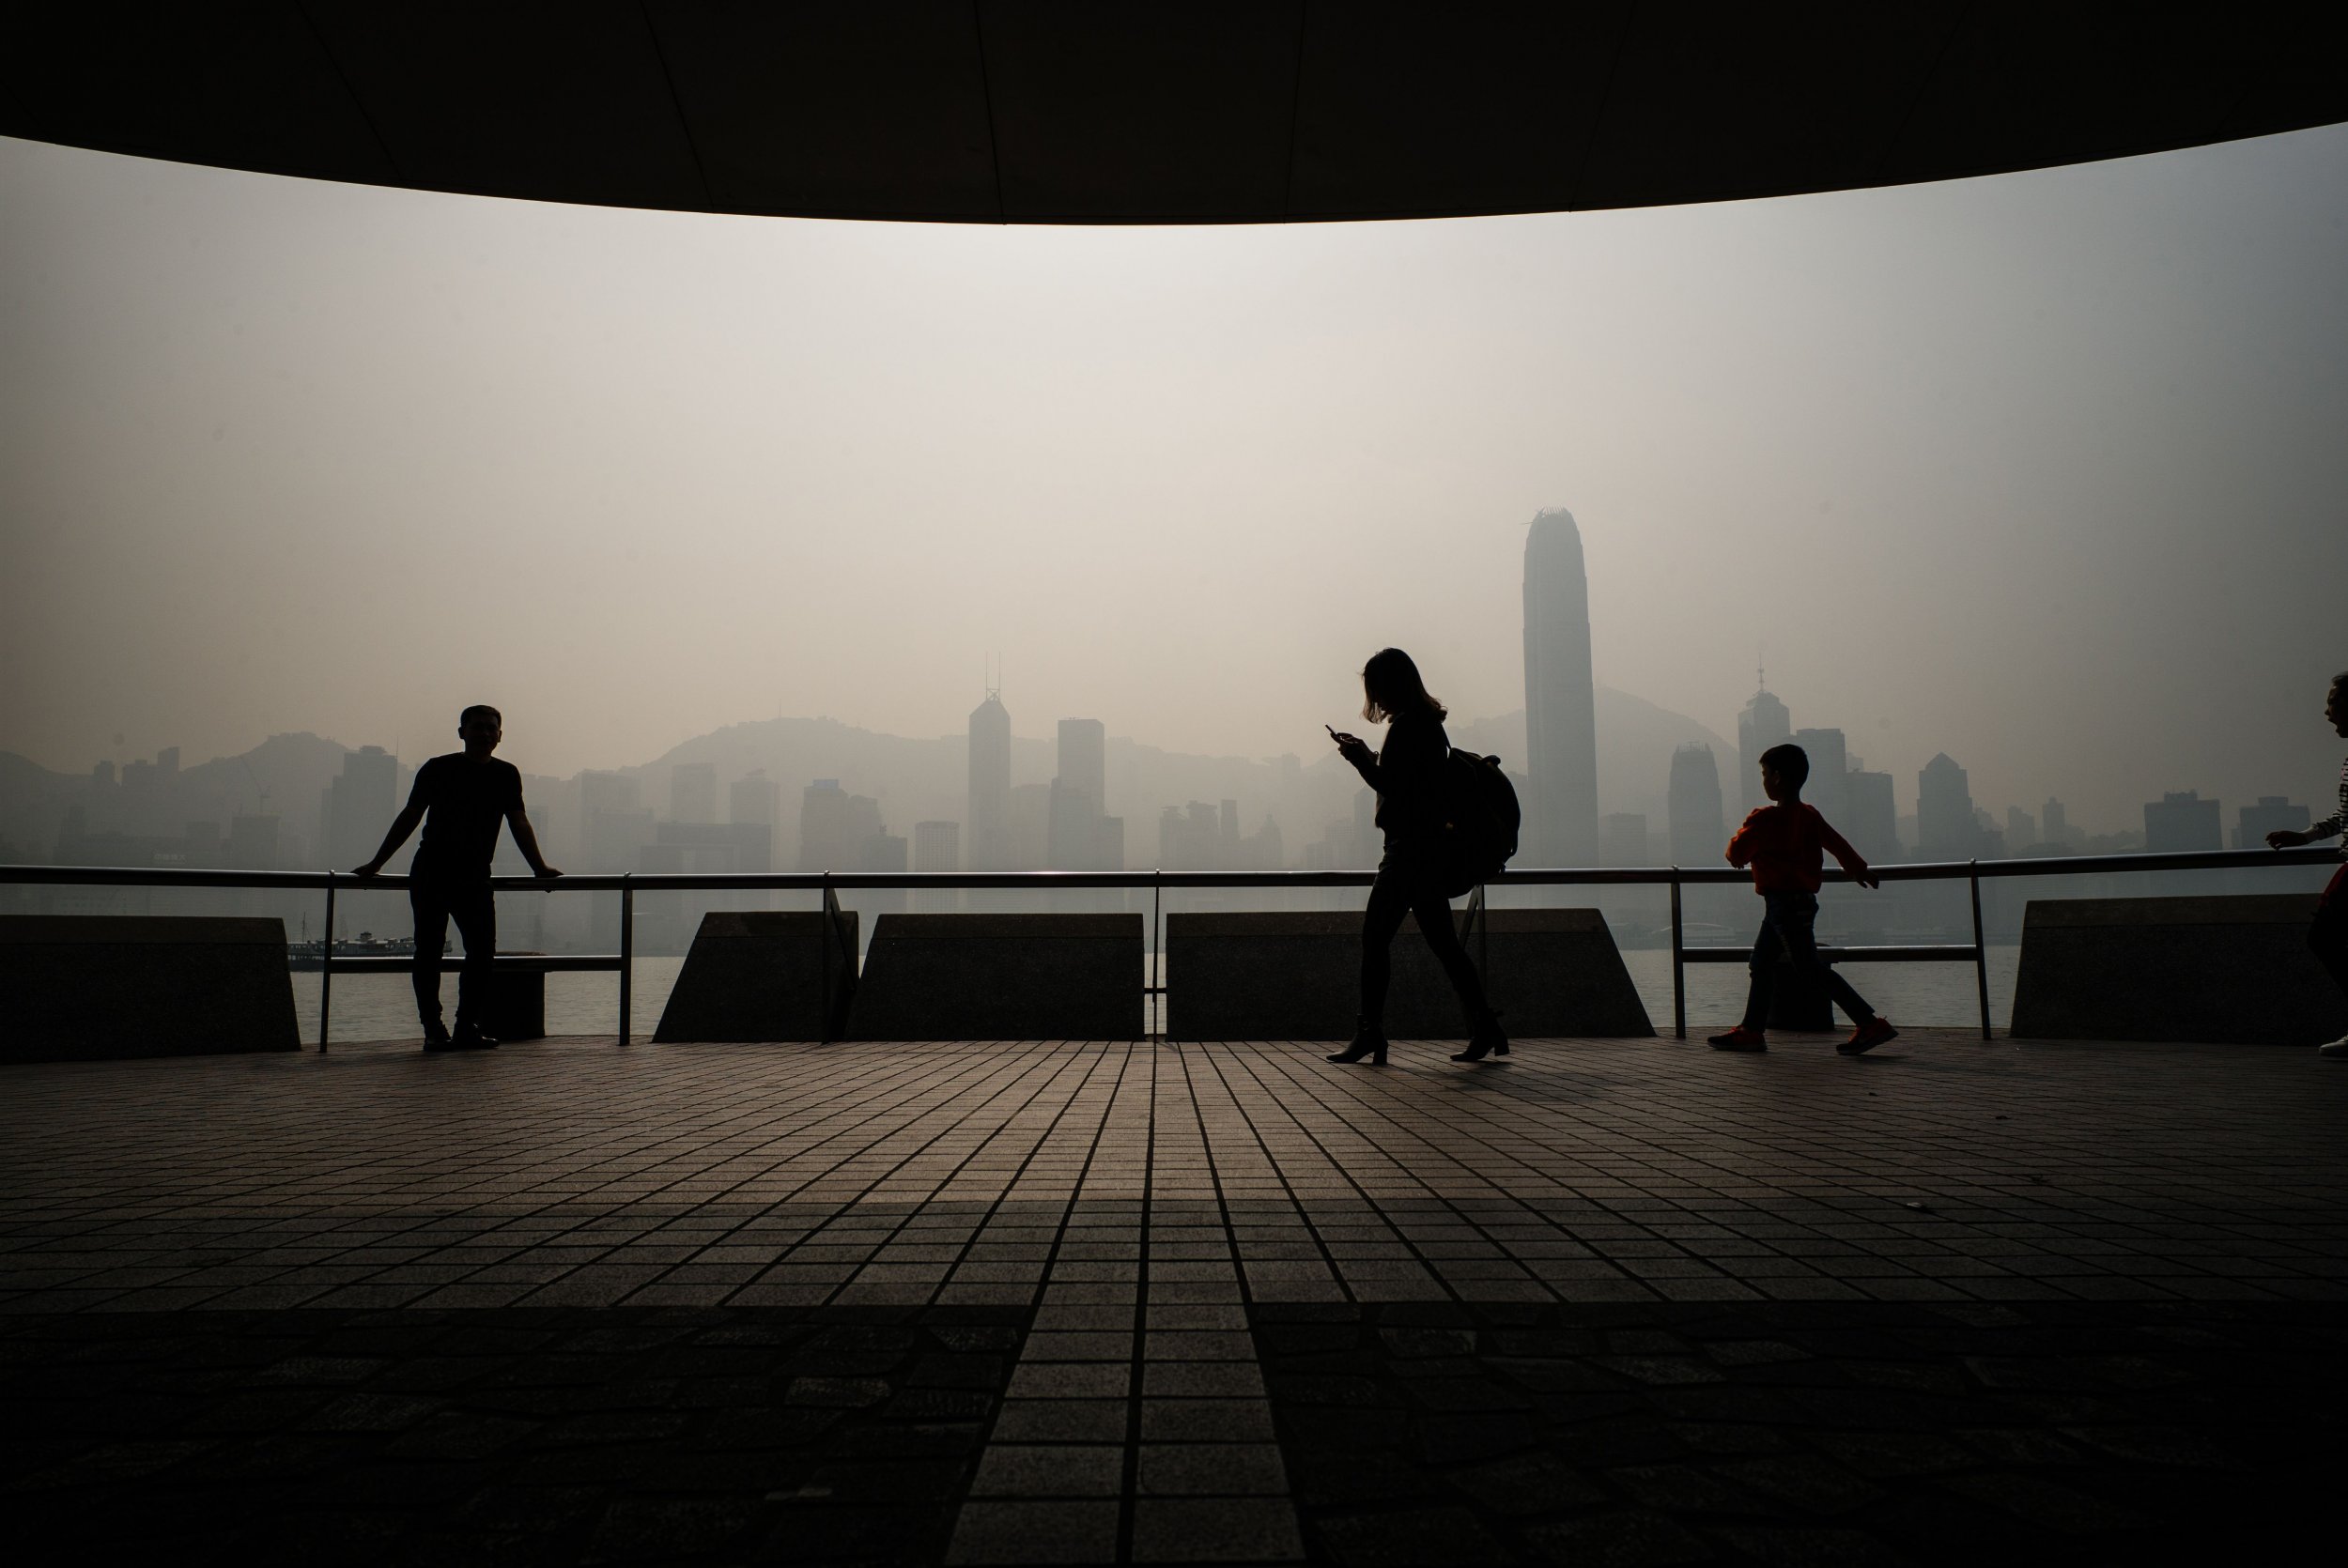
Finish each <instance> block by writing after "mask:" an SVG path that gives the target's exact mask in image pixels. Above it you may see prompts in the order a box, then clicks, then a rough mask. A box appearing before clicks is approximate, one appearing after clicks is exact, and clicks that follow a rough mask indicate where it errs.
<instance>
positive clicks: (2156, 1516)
mask: <svg viewBox="0 0 2348 1568" xmlns="http://www.w3.org/2000/svg"><path fill="white" fill-rule="evenodd" d="M1830 1039H1831V1038H1830V1037H1801V1036H1793V1035H1781V1036H1777V1037H1773V1044H1772V1049H1771V1052H1770V1053H1769V1054H1768V1055H1766V1056H1761V1057H1736V1056H1722V1055H1720V1054H1717V1053H1712V1052H1710V1051H1708V1050H1707V1049H1706V1048H1705V1047H1704V1046H1703V1045H1702V1044H1701V1043H1697V1042H1678V1041H1672V1040H1667V1039H1656V1040H1611V1041H1599V1040H1564V1041H1541V1040H1535V1041H1525V1042H1521V1043H1520V1045H1519V1048H1518V1051H1517V1053H1516V1054H1515V1055H1513V1056H1511V1057H1510V1058H1508V1060H1507V1061H1506V1064H1505V1065H1499V1066H1487V1067H1483V1068H1460V1067H1456V1066H1454V1065H1452V1064H1451V1063H1449V1062H1447V1061H1445V1060H1444V1058H1443V1052H1444V1050H1447V1049H1449V1048H1448V1047H1442V1048H1439V1047H1436V1046H1433V1045H1426V1044H1402V1045H1399V1046H1398V1049H1397V1052H1396V1059H1395V1062H1394V1065H1393V1066H1392V1067H1390V1068H1386V1069H1384V1070H1383V1071H1381V1070H1376V1069H1363V1068H1336V1067H1331V1066H1329V1065H1327V1064H1325V1063H1323V1062H1322V1061H1321V1059H1320V1050H1321V1048H1318V1047H1311V1046H1305V1045H1296V1044H1290V1043H1262V1042H1244V1043H1230V1044H1210V1045H1190V1046H1166V1045H1155V1046H1152V1045H1149V1044H1134V1045H1128V1044H1121V1043H1120V1044H1100V1043H1080V1042H1040V1043H1039V1042H993V1043H974V1044H967V1045H950V1046H894V1045H890V1046H827V1047H814V1046H808V1047H800V1046H714V1045H704V1046H660V1047H654V1046H649V1045H644V1044H641V1043H640V1044H638V1045H635V1046H632V1047H630V1048H628V1049H626V1050H621V1049H618V1048H617V1047H616V1046H615V1045H614V1043H613V1042H612V1041H611V1040H610V1038H604V1039H601V1040H594V1039H584V1040H582V1039H563V1040H549V1041H546V1042H541V1043H535V1044H528V1045H518V1046H509V1047H506V1048H504V1049H502V1050H500V1051H498V1052H496V1053H481V1054H462V1055H436V1056H425V1055H423V1054H421V1053H418V1052H417V1051H416V1050H415V1049H414V1048H413V1046H412V1044H410V1045H407V1046H399V1045H362V1046H348V1047H346V1046H341V1045H338V1046H337V1047H336V1049H335V1051H334V1053H333V1054H332V1055H331V1056H325V1057H321V1056H318V1055H317V1054H315V1053H303V1054H301V1055H289V1056H264V1057H222V1058H205V1059H181V1060H161V1061H141V1062H120V1063H100V1064H60V1065H53V1066H38V1067H18V1068H9V1069H8V1070H7V1072H6V1074H5V1075H4V1078H0V1081H4V1082H5V1084H6V1088H7V1094H6V1096H5V1099H0V1398H4V1399H5V1403H6V1406H7V1408H8V1437H7V1442H8V1448H9V1453H10V1457H11V1459H12V1461H13V1463H12V1464H11V1465H10V1466H9V1467H8V1477H7V1480H6V1482H5V1483H4V1484H5V1487H6V1489H7V1491H8V1494H9V1496H10V1499H11V1505H12V1507H13V1508H15V1509H16V1510H17V1511H18V1514H19V1516H20V1517H21V1518H26V1519H28V1520H31V1521H35V1522H39V1523H41V1524H44V1525H52V1526H55V1527H57V1528H63V1529H69V1530H73V1531H75V1532H77V1533H76V1536H75V1538H76V1539H79V1540H82V1541H84V1542H86V1543H88V1544H90V1545H112V1546H115V1547H119V1548H129V1547H133V1546H136V1547H140V1548H143V1549H153V1548H158V1547H162V1546H166V1545H167V1546H168V1547H169V1549H170V1550H171V1551H172V1553H173V1555H174V1556H175V1557H176V1558H182V1559H192V1560H230V1559H234V1560H239V1561H250V1560H270V1559H271V1558H274V1557H285V1558H298V1557H303V1556H311V1557H316V1556H318V1555H320V1554H331V1555H332V1556H334V1557H335V1558H337V1559H338V1560H349V1561H360V1560H381V1561H394V1562H403V1561H425V1560H432V1561H452V1560H498V1561H530V1560H581V1559H586V1560H613V1561H618V1560H662V1559H682V1560H707V1561H735V1560H777V1561H799V1562H817V1561H907V1562H924V1561H937V1560H954V1561H969V1562H980V1561H1117V1560H1132V1561H1161V1562H1170V1561H1194V1560H1197V1561H1295V1560H1312V1561H1319V1562H1331V1563H1366V1564H1368V1563H1405V1562H1421V1561H1425V1562H1433V1561H1493V1562H1502V1561H1506V1562H1545V1561H1598V1562H1645V1561H1659V1562H1660V1561H1683V1560H1685V1561H1693V1560H1730V1561H1734V1560H1754V1561H1838V1562H1841V1561H1877V1560H1880V1561H1897V1560H1912V1561H1956V1560H1971V1559H1976V1558H1978V1557H1979V1555H1980V1554H1981V1553H1983V1552H1985V1551H1993V1550H2007V1551H2030V1552H2032V1553H2044V1552H2046V1551H2048V1550H2052V1549H2056V1548H2058V1547H2060V1548H2062V1549H2066V1550H2079V1549H2085V1550H2088V1551H2091V1552H2094V1553H2101V1552H2104V1551H2107V1550H2110V1551H2118V1550H2128V1551H2132V1552H2136V1553H2138V1554H2139V1555H2141V1554H2144V1553H2148V1552H2149V1553H2152V1554H2153V1555H2155V1556H2157V1555H2159V1553H2160V1551H2161V1550H2162V1549H2163V1548H2167V1547H2172V1546H2175V1545H2178V1544H2179V1543H2180V1542H2181V1541H2183V1540H2185V1539H2186V1537H2188V1536H2194V1535H2198V1534H2199V1533H2200V1532H2203V1531H2211V1532H2215V1536H2216V1539H2217V1541H2219V1542H2224V1543H2231V1544H2232V1546H2233V1547H2234V1548H2235V1549H2237V1550H2240V1549H2247V1548H2248V1546H2250V1545H2251V1544H2253V1543H2255V1542H2256V1541H2257V1540H2259V1539H2260V1537H2261V1534H2262V1532H2263V1531H2266V1530H2279V1529H2281V1528H2283V1527H2284V1525H2285V1524H2286V1523H2287V1522H2288V1520H2289V1519H2290V1518H2291V1517H2292V1515H2293V1514H2294V1512H2303V1511H2307V1510H2310V1509H2312V1507H2313V1506H2314V1501H2315V1499H2317V1498H2318V1497H2320V1496H2323V1495H2327V1494H2328V1490H2329V1488H2330V1486H2331V1484H2332V1482H2333V1478H2334V1477H2335V1476H2336V1475H2337V1472H2338V1465H2339V1462H2340V1458H2341V1457H2342V1444H2341V1435H2340V1414H2339V1412H2340V1410H2341V1409H2342V1407H2343V1397H2342V1396H2343V1395H2348V1365H2344V1364H2343V1351H2342V1350H2341V1348H2340V1336H2339V1332H2338V1326H2339V1325H2340V1322H2341V1320H2342V1314H2343V1312H2348V1215H2344V1214H2343V1212H2342V1210H2341V1207H2340V1194H2341V1193H2342V1191H2348V1136H2344V1134H2348V1068H2343V1066H2342V1065H2341V1064H2339V1063H2330V1062H2324V1061H2320V1060H2319V1059H2317V1057H2316V1056H2315V1054H2314V1053H2313V1052H2311V1051H2299V1050H2284V1049H2279V1048H2253V1047H2202V1046H2167V1045H2151V1046H2084V1045H2045V1044H2027V1045H2017V1044H2015V1043H2013V1042H2008V1041H2005V1040H1998V1041H1995V1042H1984V1041H1982V1040H1980V1039H1979V1038H1977V1037H1973V1036H1970V1034H1969V1033H1968V1032H1965V1031H1956V1030H1950V1031H1917V1032H1914V1033H1911V1034H1910V1035H1908V1036H1907V1037H1906V1038H1902V1039H1901V1040H1899V1041H1897V1042H1895V1043H1894V1044H1893V1045H1892V1046H1890V1047H1887V1048H1885V1049H1884V1050H1883V1051H1882V1052H1881V1053H1878V1054H1877V1055H1875V1056H1871V1057H1867V1058H1862V1059H1858V1060H1846V1059H1844V1058H1840V1057H1837V1056H1835V1055H1834V1054H1833V1053H1832V1051H1831V1044H1830Z"/></svg>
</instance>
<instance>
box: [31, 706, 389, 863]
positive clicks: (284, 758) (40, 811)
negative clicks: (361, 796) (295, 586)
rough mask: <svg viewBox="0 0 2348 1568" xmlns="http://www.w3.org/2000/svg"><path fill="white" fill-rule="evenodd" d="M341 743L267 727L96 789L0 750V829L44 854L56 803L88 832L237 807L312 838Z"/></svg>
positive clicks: (167, 827)
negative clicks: (191, 762) (234, 748)
mask: <svg viewBox="0 0 2348 1568" xmlns="http://www.w3.org/2000/svg"><path fill="white" fill-rule="evenodd" d="M349 750H350V748H349V747H348V746H344V745H342V744H340V743H339V742H336V741H330V740H327V739H326V738H324V737H323V736H319V735H313V734H309V733H307V732H303V733H300V734H286V735H271V736H270V738H269V739H268V740H266V741H263V742H262V743H261V744H260V745H259V746H255V747H254V748H253V749H252V750H250V751H247V752H244V753H242V754H241V755H239V756H236V757H219V758H214V759H213V760H212V761H209V762H199V763H197V764H196V765H195V766H193V767H183V768H180V769H178V771H177V772H174V773H168V774H160V773H156V774H147V775H145V776H143V782H142V783H141V784H140V785H138V786H136V787H128V786H125V785H122V784H117V785H116V786H115V787H114V788H113V789H111V790H100V789H99V788H98V787H97V786H96V785H95V783H94V781H93V780H92V778H91V776H90V775H88V774H85V773H53V772H51V771H50V770H49V769H47V768H44V767H42V766H40V765H39V763H37V762H34V761H31V760H30V759H28V758H24V757H20V756H18V755H17V754H16V753H14V752H0V838H5V839H6V840H7V841H8V845H9V847H10V851H11V853H23V854H27V855H30V856H32V857H34V858H35V859H36V860H47V859H49V858H50V857H51V856H52V854H53V853H54V851H55V848H56V843H57V834H58V830H59V829H60V828H61V827H62V826H63V825H64V822H65V816H66V813H67V812H68V811H69V810H70V809H72V808H73V807H77V806H78V807H81V808H82V813H83V820H84V824H85V828H86V829H87V830H88V831H90V832H93V833H128V834H134V835H144V836H155V837H168V836H175V835H178V834H180V833H183V832H185V831H186V829H187V825H188V824H189V823H190V822H210V823H213V824H215V825H217V826H220V827H222V828H225V827H226V825H227V823H228V822H229V820H230V819H231V818H233V817H238V816H274V817H277V818H278V819H279V821H280V822H281V823H282V828H281V831H282V833H283V835H284V836H285V838H284V840H281V841H286V840H290V841H292V842H293V843H294V844H296V845H299V846H306V845H310V844H314V843H316V842H317V831H318V799H319V796H320V795H321V794H322V793H323V792H325V790H326V787H327V785H328V784H329V783H330V782H332V779H333V778H334V776H335V775H337V774H339V773H341V772H342V767H343V758H344V757H345V756H346V755H348V752H349Z"/></svg>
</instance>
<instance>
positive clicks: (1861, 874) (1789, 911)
mask: <svg viewBox="0 0 2348 1568" xmlns="http://www.w3.org/2000/svg"><path fill="white" fill-rule="evenodd" d="M1809 780H1810V754H1809V753H1808V752H1806V751H1804V750H1802V748H1801V747H1800V746H1791V745H1787V746H1771V747H1769V750H1767V751H1765V752H1763V753H1762V754H1761V792H1762V793H1764V794H1766V795H1768V796H1769V800H1770V803H1771V804H1769V805H1768V806H1765V807H1761V809H1759V810H1758V811H1755V812H1754V813H1753V815H1751V816H1749V817H1747V818H1746V819H1745V825H1744V826H1742V827H1740V828H1738V830H1737V836H1736V837H1735V838H1731V839H1730V840H1729V841H1728V863H1729V864H1730V865H1731V866H1735V867H1737V868H1738V869H1743V868H1745V867H1747V866H1750V867H1752V868H1753V891H1754V892H1756V893H1758V894H1760V895H1761V906H1762V910H1763V912H1764V913H1763V915H1762V916H1761V934H1760V935H1759V936H1757V937H1755V938H1753V987H1752V989H1751V990H1750V991H1748V992H1746V993H1745V1021H1744V1022H1742V1023H1739V1024H1738V1025H1737V1027H1735V1028H1734V1029H1731V1030H1729V1031H1728V1033H1726V1034H1724V1035H1714V1036H1713V1037H1712V1038H1711V1043H1712V1048H1713V1049H1714V1050H1716V1051H1767V1050H1768V1049H1769V1037H1768V1035H1767V1034H1766V1033H1765V1032H1764V1031H1765V1029H1766V1027H1767V1025H1768V1023H1769V997H1770V994H1771V992H1774V991H1775V990H1776V989H1777V961H1778V955H1779V954H1781V953H1783V954H1784V956H1785V957H1786V958H1787V959H1788V960H1790V961H1792V963H1793V966H1794V968H1795V969H1797V970H1799V971H1800V972H1801V973H1803V974H1805V975H1808V976H1811V977H1812V978H1814V979H1815V980H1816V981H1817V983H1819V984H1820V985H1823V986H1824V987H1826V993H1827V994H1828V995H1829V996H1831V997H1832V998H1834V1000H1835V1002H1836V1003H1837V1004H1838V1005H1839V1006H1840V1007H1842V1009H1843V1011H1845V1012H1846V1013H1848V1014H1849V1015H1850V1021H1851V1022H1852V1023H1853V1024H1854V1025H1856V1027H1855V1028H1854V1029H1853V1030H1852V1032H1851V1037H1850V1038H1848V1039H1846V1040H1845V1041H1844V1042H1843V1043H1842V1044H1840V1045H1838V1046H1836V1047H1835V1048H1834V1049H1835V1050H1837V1051H1839V1052H1841V1053H1843V1054H1844V1055H1846V1056H1856V1055H1859V1054H1861V1053H1863V1052H1868V1051H1872V1050H1874V1049H1875V1048H1876V1047H1877V1046H1878V1045H1881V1044H1882V1043H1883V1042H1884V1041H1885V1040H1888V1039H1891V1038H1893V1037H1895V1036H1896V1035H1898V1034H1899V1031H1898V1030H1897V1029H1894V1028H1892V1025H1891V1024H1890V1023H1888V1022H1884V1020H1883V1019H1882V1018H1880V1017H1878V1016H1877V1013H1876V1011H1875V1009H1874V1008H1872V1007H1868V1006H1867V1004H1866V1002H1865V1000H1864V999H1862V998H1861V996H1860V994H1859V992H1856V991H1853V990H1852V989H1851V984H1850V982H1849V981H1848V980H1846V979H1844V978H1843V976H1840V975H1838V974H1836V973H1835V972H1834V970H1833V968H1832V966H1831V965H1830V964H1828V963H1827V962H1826V961H1824V960H1823V959H1821V958H1819V957H1818V938H1817V935H1816V930H1815V928H1816V926H1817V922H1818V884H1819V882H1820V880H1821V879H1820V877H1819V874H1818V873H1819V870H1820V869H1821V868H1822V867H1823V866H1824V865H1825V863H1826V854H1825V852H1828V851H1831V852H1832V853H1833V855H1834V858H1835V859H1836V860H1838V861H1840V862H1842V866H1843V869H1844V870H1846V871H1848V872H1849V873H1850V877H1851V880H1852V881H1853V882H1855V883H1857V884H1859V885H1860V886H1861V887H1879V886H1881V885H1882V884H1881V883H1879V882H1877V880H1876V879H1875V878H1874V877H1872V876H1869V875H1868V874H1867V862H1866V860H1865V858H1864V857H1863V856H1861V854H1860V853H1859V852H1858V851H1857V850H1855V849H1852V848H1851V847H1850V844H1849V842H1848V841H1847V840H1846V839H1845V838H1844V837H1843V836H1842V835H1841V834H1839V833H1837V832H1835V831H1834V829H1833V827H1832V826H1831V825H1830V824H1829V823H1828V822H1827V820H1826V819H1825V818H1824V817H1822V816H1820V815H1818V808H1817V807H1815V806H1810V805H1806V804H1804V802H1803V801H1802V798H1801V787H1802V786H1803V785H1804V784H1806V783H1808V782H1809Z"/></svg>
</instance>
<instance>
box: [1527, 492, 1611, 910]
mask: <svg viewBox="0 0 2348 1568" xmlns="http://www.w3.org/2000/svg"><path fill="white" fill-rule="evenodd" d="M1524 735H1525V749H1526V751H1527V753H1528V755H1527V757H1526V758H1525V762H1526V766H1527V770H1528V772H1529V774H1530V780H1529V783H1530V790H1529V794H1530V797H1531V798H1530V799H1529V800H1528V801H1527V802H1526V803H1525V806H1526V809H1525V812H1524V831H1523V834H1522V838H1523V841H1524V853H1523V854H1522V856H1520V858H1521V859H1522V861H1523V862H1524V863H1525V864H1527V865H1530V866H1589V865H1594V864H1596V863H1597V860H1598V714H1597V709H1596V702H1595V698H1594V696H1593V693H1592V690H1591V684H1590V583H1589V577H1588V576H1587V574H1586V572H1585V571H1584V569H1583V561H1582V533H1581V530H1579V529H1577V528H1576V527H1575V526H1574V521H1573V514H1572V513H1570V512H1566V511H1557V512H1543V513H1541V514H1540V515H1538V516H1537V517H1535V518H1534V519H1533V526H1532V530H1531V531H1530V532H1528V533H1527V534H1526V535H1525V540H1524Z"/></svg>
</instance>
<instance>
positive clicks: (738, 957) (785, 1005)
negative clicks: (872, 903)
mask: <svg viewBox="0 0 2348 1568" xmlns="http://www.w3.org/2000/svg"><path fill="white" fill-rule="evenodd" d="M858 939H859V927H858V925H857V915H856V911H854V910H847V911H843V912H842V915H841V921H840V924H839V925H838V926H837V927H835V926H834V924H833V923H832V921H831V920H830V919H829V918H827V917H826V916H825V915H819V914H816V913H814V912H812V911H807V912H802V913H797V914H789V913H783V912H779V911H769V910H749V911H742V912H738V913H734V912H724V911H717V910H713V911H711V912H710V913H708V914H706V915H703V916H702V924H701V930H699V931H696V932H695V933H694V935H693V945H692V947H691V949H690V950H689V951H687V953H686V955H685V966H684V968H683V969H681V970H679V971H678V973H677V978H676V987H675V989H674V990H672V991H671V992H669V1005H668V1006H667V1007H664V1008H662V1009H661V1013H660V1024H659V1027H657V1028H656V1029H655V1030H654V1031H653V1035H652V1038H654V1039H655V1040H657V1041H664V1042H665V1041H672V1040H752V1041H759V1040H823V1039H838V1038H841V1036H842V1034H843V1033H845V1024H846V1022H847V1016H848V1007H849V1004H850V1003H851V1002H852V1001H853V1000H854V998H855V996H856V991H857V977H856V945H857V941H858ZM826 1007H828V1009H829V1011H828V1013H826Z"/></svg>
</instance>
